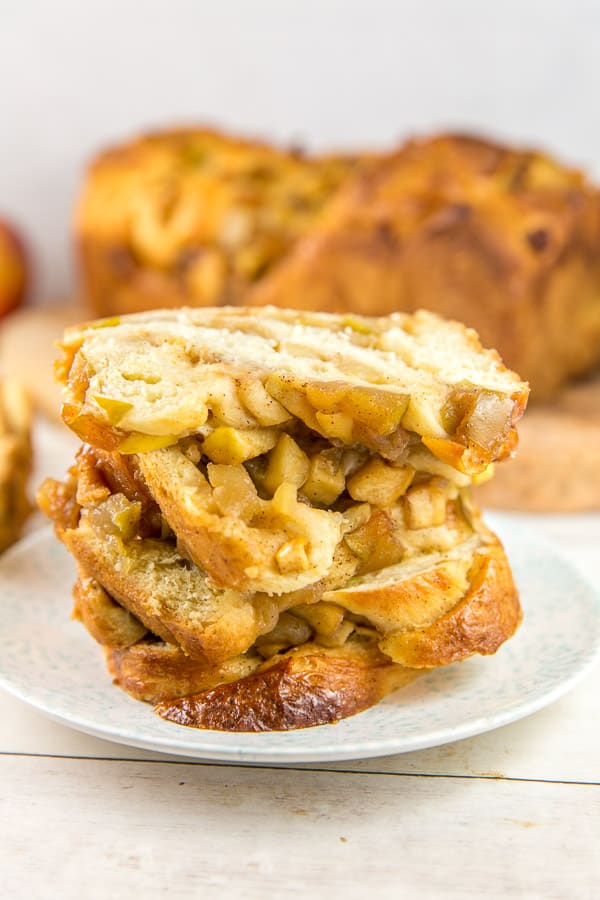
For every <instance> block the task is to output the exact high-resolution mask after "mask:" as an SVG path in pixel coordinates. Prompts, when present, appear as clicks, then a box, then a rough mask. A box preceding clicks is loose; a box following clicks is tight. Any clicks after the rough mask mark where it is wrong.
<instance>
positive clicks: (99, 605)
mask: <svg viewBox="0 0 600 900" xmlns="http://www.w3.org/2000/svg"><path fill="white" fill-rule="evenodd" d="M73 599H74V601H75V603H74V606H73V618H74V619H77V620H79V621H80V622H81V623H82V624H83V625H84V626H85V627H86V629H87V630H88V631H89V633H90V634H91V636H92V637H93V638H94V640H95V641H97V642H98V643H99V644H102V645H103V646H108V647H115V648H125V647H131V645H132V644H135V643H137V641H139V640H141V639H142V638H143V637H144V635H145V634H146V633H147V630H148V629H147V628H146V626H145V625H142V623H141V622H140V621H139V619H136V618H135V616H133V615H132V614H131V613H130V612H129V610H127V609H125V608H124V607H123V606H121V605H120V604H118V603H116V602H115V601H114V600H113V599H112V597H109V595H108V594H107V593H106V591H105V590H104V588H103V587H101V585H99V584H98V582H97V581H96V580H95V579H93V578H90V577H89V575H86V574H85V572H83V571H80V572H79V578H78V579H77V581H76V582H75V586H74V588H73Z"/></svg>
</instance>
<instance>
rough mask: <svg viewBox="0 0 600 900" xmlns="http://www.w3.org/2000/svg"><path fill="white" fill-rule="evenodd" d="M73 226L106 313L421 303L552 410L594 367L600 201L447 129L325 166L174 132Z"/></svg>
mask: <svg viewBox="0 0 600 900" xmlns="http://www.w3.org/2000/svg"><path fill="white" fill-rule="evenodd" d="M76 231H77V242H78V248H79V256H80V262H81V273H82V288H83V293H84V295H85V296H86V298H87V299H88V301H89V303H90V304H91V306H92V308H93V310H94V312H95V313H96V314H99V315H113V314H117V313H121V312H130V311H136V310H142V309H148V308H152V307H156V306H162V307H164V306H178V305H181V304H189V305H193V306H204V305H218V304H225V303H236V304H237V303H242V304H250V305H255V306H258V305H263V304H267V303H269V304H275V305H278V306H288V307H291V308H297V309H313V310H321V311H327V312H358V313H361V314H364V315H381V314H388V313H390V312H392V311H394V310H402V311H414V310H415V309H418V308H426V309H430V310H433V311H435V312H439V313H440V314H442V315H444V316H447V317H450V318H453V319H457V320H459V321H462V322H465V323H466V324H467V325H471V326H473V327H474V328H476V330H477V331H478V333H479V334H480V336H481V338H482V340H483V342H484V343H485V344H486V345H488V346H494V347H496V348H497V349H498V350H499V351H500V353H501V354H502V356H503V358H504V360H505V361H506V363H507V364H508V365H509V366H510V367H511V368H514V369H515V370H516V371H518V372H519V373H520V375H521V376H522V377H524V378H526V379H528V380H529V381H530V383H531V386H532V396H533V398H534V399H536V398H537V399H540V400H542V399H546V400H548V399H549V400H552V399H553V398H554V396H555V394H556V392H557V390H558V389H559V388H560V386H561V385H563V384H565V383H566V382H568V380H569V379H570V378H572V377H573V376H577V375H582V374H584V373H586V372H588V371H590V370H592V369H593V368H594V367H595V366H597V365H598V363H599V362H600V254H599V252H598V250H599V248H600V195H599V193H598V191H597V190H596V188H595V187H593V186H592V185H590V184H589V182H588V181H587V180H586V178H585V177H584V176H583V175H582V174H581V173H580V172H577V171H574V170H572V169H568V168H566V167H564V166H562V165H561V164H560V163H558V162H556V161H554V160H552V159H551V158H549V157H548V156H546V155H544V154H541V153H537V152H532V151H528V150H519V149H513V148H510V147H506V146H501V145H499V144H496V143H493V142H490V141H485V140H481V139H477V138H473V137H465V136H453V135H442V136H438V137H434V138H430V139H426V140H417V141H410V142H409V143H407V144H405V145H404V146H402V147H400V149H398V150H395V151H394V152H391V153H382V154H380V155H370V156H369V155H359V156H358V157H350V156H337V157H325V158H323V157H310V156H299V155H298V154H297V153H286V152H283V151H280V150H277V149H275V148H272V147H268V146H265V145H262V144H256V143H252V142H249V141H243V140H240V139H238V138H231V137H227V136H225V135H221V134H217V133H215V132H208V131H206V130H202V129H198V130H195V131H194V130H187V131H166V132H163V133H159V134H154V135H151V136H149V137H146V138H140V139H137V140H135V141H132V142H131V143H128V144H124V145H122V146H120V147H116V148H113V149H112V150H109V151H107V152H105V153H103V154H101V155H100V156H99V157H98V158H97V159H96V161H95V162H94V163H93V164H92V166H91V168H90V170H89V173H88V176H87V179H86V182H85V184H84V186H83V190H82V193H81V197H80V202H79V205H78V210H77V222H76Z"/></svg>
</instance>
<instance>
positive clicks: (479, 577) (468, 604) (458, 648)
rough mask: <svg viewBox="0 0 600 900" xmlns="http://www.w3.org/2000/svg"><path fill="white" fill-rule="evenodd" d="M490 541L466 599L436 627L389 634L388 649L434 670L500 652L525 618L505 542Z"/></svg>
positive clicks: (399, 659)
mask: <svg viewBox="0 0 600 900" xmlns="http://www.w3.org/2000/svg"><path fill="white" fill-rule="evenodd" d="M489 540H490V542H489V543H488V544H487V546H486V547H485V549H484V550H483V551H482V552H480V553H479V554H477V556H476V557H475V561H474V564H473V568H472V571H471V573H470V587H469V589H468V591H467V592H466V594H465V595H464V597H463V598H462V600H461V601H460V602H459V603H458V604H456V605H455V606H454V607H453V608H452V609H450V610H449V611H448V612H446V613H445V614H444V615H442V616H440V617H439V618H438V619H437V620H436V621H435V622H433V623H432V624H430V625H426V626H424V627H421V628H414V629H411V630H407V631H400V632H396V633H392V634H390V635H389V636H387V637H384V638H383V640H382V641H380V647H381V650H382V651H383V652H384V653H387V654H388V655H389V656H391V657H392V659H393V660H394V661H395V662H397V663H401V664H402V665H404V666H411V667H415V668H421V667H423V668H433V667H435V666H443V665H447V664H448V663H452V662H457V661H458V660H460V659H465V658H466V657H468V656H471V655H472V654H473V653H481V654H484V655H488V654H491V653H495V652H496V650H497V649H498V648H499V647H500V646H501V644H503V643H504V641H506V640H508V638H509V637H511V635H513V634H514V633H515V631H516V629H517V628H518V626H519V623H520V621H521V618H522V611H521V605H520V603H519V595H518V592H517V589H516V587H515V584H514V581H513V578H512V573H511V571H510V566H509V564H508V560H507V558H506V554H505V553H504V549H503V547H502V545H501V544H500V542H499V541H498V539H497V538H495V537H494V536H492V535H490V538H489Z"/></svg>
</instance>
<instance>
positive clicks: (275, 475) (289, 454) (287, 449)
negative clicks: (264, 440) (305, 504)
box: [262, 434, 310, 494]
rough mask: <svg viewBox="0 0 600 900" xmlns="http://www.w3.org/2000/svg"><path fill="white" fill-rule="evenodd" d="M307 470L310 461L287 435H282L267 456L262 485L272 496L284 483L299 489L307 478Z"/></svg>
mask: <svg viewBox="0 0 600 900" xmlns="http://www.w3.org/2000/svg"><path fill="white" fill-rule="evenodd" d="M309 469H310V460H309V458H308V456H307V455H306V453H305V452H304V450H301V449H300V447H299V446H298V444H297V443H296V441H295V440H294V439H293V438H291V437H290V436H289V434H282V435H281V436H280V438H279V440H278V441H277V444H276V446H275V447H274V448H273V450H271V453H270V454H269V462H268V465H267V470H266V472H265V475H264V478H263V480H262V483H263V486H264V488H265V489H266V490H267V491H269V493H270V494H274V493H275V491H276V490H277V488H278V487H279V485H280V484H283V482H284V481H286V482H288V484H293V485H295V486H296V487H297V488H299V487H301V486H302V485H303V484H304V482H305V481H306V479H307V478H308V473H309Z"/></svg>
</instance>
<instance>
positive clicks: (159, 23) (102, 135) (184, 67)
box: [0, 0, 600, 300]
mask: <svg viewBox="0 0 600 900" xmlns="http://www.w3.org/2000/svg"><path fill="white" fill-rule="evenodd" d="M599 67H600V3H598V2H594V0H572V2H566V0H503V2H502V3H491V2H489V0H452V2H444V0H437V2H436V0H399V2H391V0H370V2H365V0H345V2H344V0H297V2H291V0H215V2H211V3H209V2H201V0H196V2H194V0H171V2H164V0H163V2H161V0H138V2H135V0H53V2H43V0H38V2H36V0H0V214H2V213H4V214H5V215H10V216H11V217H13V218H14V219H16V221H17V222H19V223H20V224H21V226H22V227H23V228H24V229H25V230H26V232H27V234H28V235H29V238H30V241H31V243H32V245H33V249H34V253H35V256H36V259H37V269H38V278H37V293H38V297H39V298H40V299H42V300H46V299H49V298H51V297H53V296H57V295H60V294H65V293H66V292H69V291H70V290H72V283H73V273H72V260H71V248H70V233H69V229H70V219H71V211H72V207H73V202H74V198H75V195H76V191H77V187H78V185H79V184H80V182H81V178H82V174H83V171H84V166H85V162H86V160H87V159H89V158H90V156H91V155H92V154H93V153H94V152H96V151H97V150H98V148H100V147H102V146H104V145H106V144H107V143H111V142H114V141H118V140H121V139H123V138H125V137H127V136H129V135H131V134H133V133H135V132H137V131H139V130H140V129H144V128H148V127H149V126H154V125H160V124H164V123H182V122H193V121H197V122H213V123H217V124H222V125H225V126H229V127H231V128H233V129H238V130H240V131H241V132H248V133H250V134H256V135H258V136H266V137H272V138H275V139H278V140H281V141H288V140H294V141H298V140H302V141H305V142H306V143H308V144H309V145H312V146H315V147H317V146H320V147H335V146H354V145H357V146H363V145H369V146H377V145H384V146H385V145H389V144H390V143H391V142H393V141H395V140H397V139H398V138H399V137H402V136H405V135H408V134H411V133H415V132H417V133H423V132H428V131H431V130H434V129H438V128H445V127H453V128H462V129H478V130H482V131H484V132H488V133H491V134H495V135H498V136H500V137H507V138H510V139H513V140H515V141H519V142H524V143H535V144H538V145H541V146H544V147H546V148H548V149H550V150H552V151H554V152H555V153H557V154H558V155H559V156H561V157H562V158H563V159H564V160H566V161H569V162H573V163H576V164H579V165H583V166H586V167H588V168H589V169H590V170H591V171H592V172H594V173H595V174H599V173H600V104H599V98H598V94H599V87H600V79H599V77H598V70H599Z"/></svg>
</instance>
